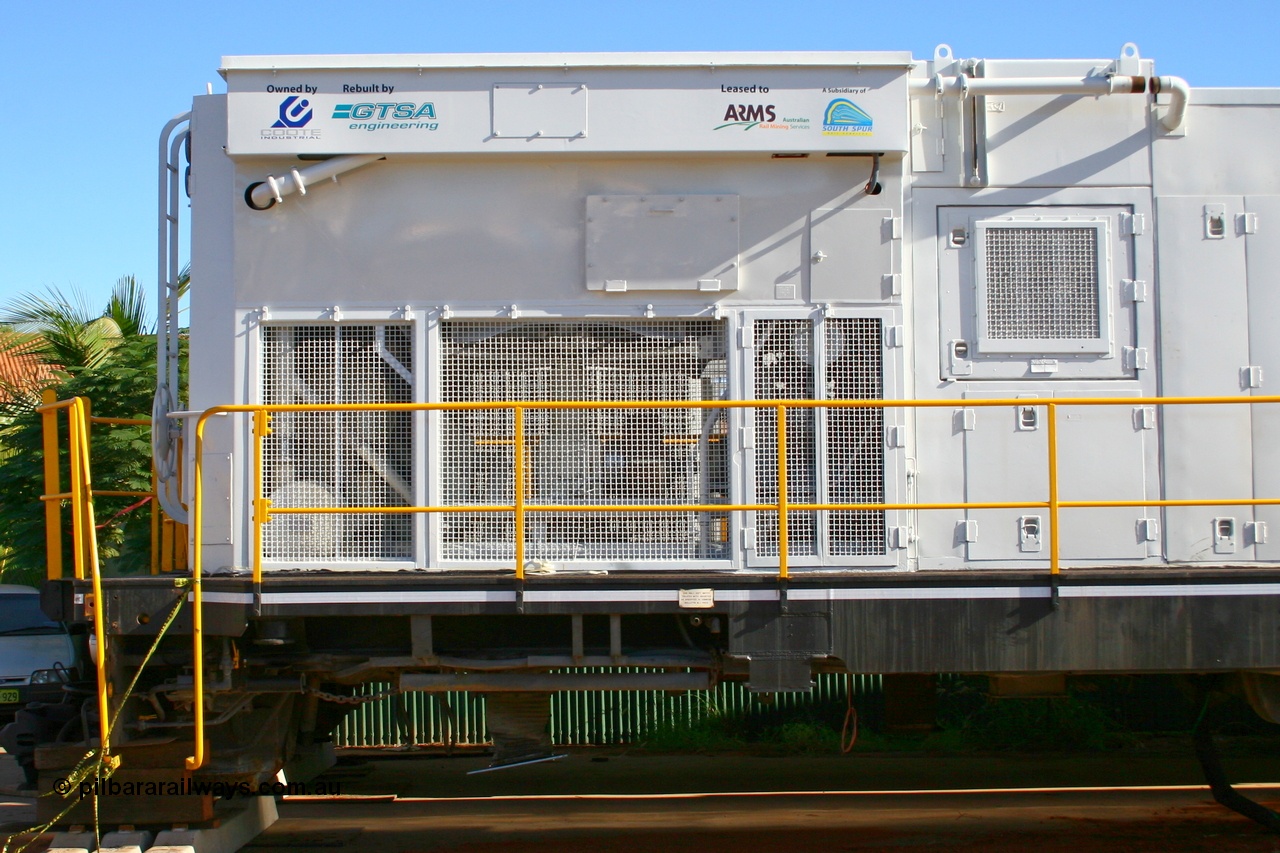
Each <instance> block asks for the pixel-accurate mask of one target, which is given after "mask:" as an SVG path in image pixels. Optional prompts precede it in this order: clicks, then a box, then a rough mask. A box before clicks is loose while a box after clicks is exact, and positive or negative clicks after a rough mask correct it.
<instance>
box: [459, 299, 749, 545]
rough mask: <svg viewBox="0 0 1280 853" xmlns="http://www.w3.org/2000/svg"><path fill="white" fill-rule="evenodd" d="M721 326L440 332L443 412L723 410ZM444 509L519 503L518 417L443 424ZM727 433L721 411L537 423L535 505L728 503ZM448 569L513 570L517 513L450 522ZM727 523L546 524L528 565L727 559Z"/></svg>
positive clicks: (598, 519)
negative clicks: (711, 404)
mask: <svg viewBox="0 0 1280 853" xmlns="http://www.w3.org/2000/svg"><path fill="white" fill-rule="evenodd" d="M726 375H727V374H726V366H725V330H724V324H723V322H720V321H710V320H694V321H683V320H662V321H656V320H655V321H637V322H616V323H613V322H610V323H583V322H540V321H515V320H512V321H487V320H485V321H475V320H451V321H446V322H444V323H442V324H441V375H440V380H441V387H442V388H443V394H444V400H445V401H450V402H464V401H481V400H485V401H508V400H509V401H516V400H530V401H542V400H548V401H550V400H569V401H590V400H607V401H625V400H650V401H652V400H690V401H693V400H722V399H725V396H726V393H727V380H726ZM442 425H443V431H442V432H443V434H442V440H443V444H442V448H441V482H442V484H443V490H444V491H443V496H444V503H445V504H448V505H453V506H478V505H507V504H511V503H512V502H513V500H514V477H513V470H514V469H513V466H514V461H515V460H514V458H513V433H512V430H513V424H512V415H511V413H510V412H508V411H500V410H499V411H476V412H467V411H458V412H445V413H444V414H443V415H442ZM727 432H728V430H727V420H726V418H725V412H724V411H723V410H715V409H561V410H538V409H530V410H527V411H526V413H525V435H524V441H525V459H524V460H523V465H524V473H525V483H526V494H525V500H526V501H527V502H529V503H535V504H578V505H592V504H683V503H703V504H707V503H712V504H714V503H726V502H727V501H728V464H727V459H728V457H727V450H726V446H725V445H726V436H727ZM441 528H442V537H443V545H442V548H443V551H442V556H443V557H444V558H445V559H448V560H456V561H492V560H510V559H512V558H513V557H514V554H515V546H514V537H515V531H514V525H513V519H512V516H511V515H510V514H509V513H504V514H496V513H447V514H444V515H443V516H442V517H441ZM728 530H729V520H728V514H727V513H718V512H577V513H575V512H536V513H529V514H528V516H527V519H526V522H525V531H526V533H525V535H526V554H527V557H528V559H531V560H548V561H555V562H562V561H571V560H601V561H619V560H645V561H668V560H688V559H727V558H728Z"/></svg>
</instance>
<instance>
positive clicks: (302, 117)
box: [262, 95, 320, 140]
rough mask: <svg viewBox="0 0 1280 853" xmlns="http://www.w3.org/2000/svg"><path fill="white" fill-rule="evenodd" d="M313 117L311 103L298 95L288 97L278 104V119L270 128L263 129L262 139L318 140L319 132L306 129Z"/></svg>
mask: <svg viewBox="0 0 1280 853" xmlns="http://www.w3.org/2000/svg"><path fill="white" fill-rule="evenodd" d="M313 116H314V111H313V110H312V109H311V102H310V101H309V100H307V99H306V98H303V97H300V96H298V95H290V96H289V97H287V98H285V99H284V100H283V101H281V102H280V110H279V118H277V119H276V123H275V124H273V125H271V127H268V128H263V130H262V138H263V139H294V140H296V139H319V138H320V131H319V130H316V129H314V128H308V127H307V125H308V124H310V123H311V119H312V117H313Z"/></svg>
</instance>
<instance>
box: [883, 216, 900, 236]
mask: <svg viewBox="0 0 1280 853" xmlns="http://www.w3.org/2000/svg"><path fill="white" fill-rule="evenodd" d="M884 221H885V222H886V223H888V225H889V238H890V239H891V240H901V239H902V217H901V216H886V217H885V218H884Z"/></svg>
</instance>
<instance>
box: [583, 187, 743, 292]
mask: <svg viewBox="0 0 1280 853" xmlns="http://www.w3.org/2000/svg"><path fill="white" fill-rule="evenodd" d="M586 230H587V253H586V254H587V258H586V261H587V289H588V290H606V291H618V292H625V291H628V290H695V291H696V290H703V291H710V292H715V291H721V290H737V289H738V197H737V196H736V195H682V196H674V195H644V196H636V195H608V196H604V195H593V196H587V229H586Z"/></svg>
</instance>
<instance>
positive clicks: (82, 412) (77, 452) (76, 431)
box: [67, 397, 111, 759]
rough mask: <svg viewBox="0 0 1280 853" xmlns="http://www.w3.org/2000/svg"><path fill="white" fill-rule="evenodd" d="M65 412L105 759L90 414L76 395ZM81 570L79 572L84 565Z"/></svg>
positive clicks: (102, 624)
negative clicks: (89, 595) (88, 585)
mask: <svg viewBox="0 0 1280 853" xmlns="http://www.w3.org/2000/svg"><path fill="white" fill-rule="evenodd" d="M67 414H68V418H69V421H70V422H69V423H68V429H67V432H68V434H69V436H70V438H71V444H70V450H71V455H72V457H73V458H74V460H75V468H76V469H78V472H79V476H78V477H77V480H79V479H80V478H83V483H81V484H80V493H81V497H82V498H83V501H84V506H83V511H82V509H81V507H80V506H79V505H77V506H76V507H75V512H76V516H77V518H78V519H79V520H80V528H81V531H82V534H83V535H84V536H86V538H85V539H83V540H81V542H77V543H76V546H77V547H76V552H77V557H80V555H81V553H83V555H84V556H85V557H86V558H87V560H86V562H87V563H88V564H89V577H90V578H91V579H92V580H93V630H94V634H95V635H96V636H97V639H98V659H97V670H98V739H99V742H100V743H101V744H102V747H101V748H102V758H103V759H106V757H107V755H108V753H109V752H110V751H111V743H110V740H111V737H110V734H111V717H110V700H109V699H108V697H107V632H106V618H105V616H104V613H103V611H105V610H106V606H107V603H106V600H105V599H104V598H103V596H102V572H101V571H99V567H98V535H97V531H96V530H95V528H94V516H93V483H92V481H91V480H90V474H89V436H88V434H87V433H88V425H89V413H88V410H87V409H86V407H85V405H84V403H83V401H82V400H81V399H80V398H78V397H77V398H76V399H75V401H74V402H73V403H72V404H71V408H70V409H69V410H68V412H67ZM73 485H75V483H73ZM73 491H74V489H73ZM80 570H81V571H82V570H83V567H81V568H80ZM78 576H80V577H82V576H83V575H78Z"/></svg>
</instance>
